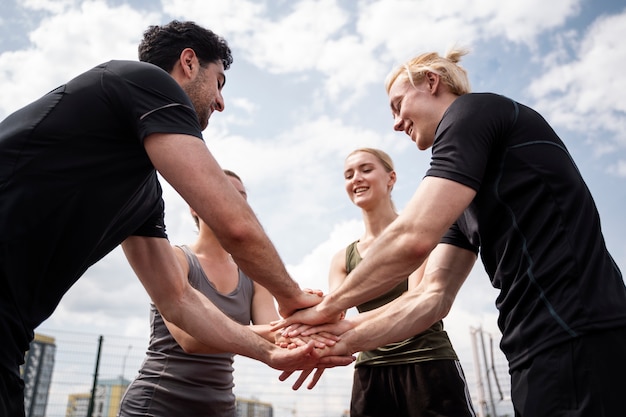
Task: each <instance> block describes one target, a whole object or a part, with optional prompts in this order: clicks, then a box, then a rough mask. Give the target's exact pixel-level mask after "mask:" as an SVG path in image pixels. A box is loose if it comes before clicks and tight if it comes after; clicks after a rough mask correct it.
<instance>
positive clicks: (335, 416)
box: [45, 328, 513, 417]
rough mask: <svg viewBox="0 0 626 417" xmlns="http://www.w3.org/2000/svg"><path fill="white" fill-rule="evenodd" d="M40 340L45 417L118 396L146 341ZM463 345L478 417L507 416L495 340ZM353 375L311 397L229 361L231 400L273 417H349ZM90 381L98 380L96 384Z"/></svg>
mask: <svg viewBox="0 0 626 417" xmlns="http://www.w3.org/2000/svg"><path fill="white" fill-rule="evenodd" d="M45 334H46V335H47V336H51V337H52V338H54V340H55V345H56V355H55V363H54V369H53V373H52V381H51V385H50V387H49V395H48V398H47V406H46V412H45V416H46V417H68V416H72V417H79V416H86V415H87V413H86V412H87V409H88V404H87V403H86V401H87V398H89V396H90V394H91V392H92V390H94V387H98V386H100V385H101V384H102V383H106V384H108V386H109V388H108V391H107V390H105V389H104V387H102V386H100V393H99V394H100V395H108V396H109V397H111V396H112V395H113V393H115V392H120V389H119V388H118V390H117V391H116V390H115V386H116V385H118V386H125V384H127V383H128V382H129V381H130V380H132V379H133V378H134V376H135V375H136V373H137V370H138V369H139V367H140V365H141V362H142V361H143V358H144V355H145V350H146V347H147V343H148V341H147V340H146V338H145V337H125V336H119V335H103V336H102V335H98V334H89V333H84V332H72V331H68V330H46V331H45ZM468 337H470V338H471V339H472V348H473V351H474V352H473V353H474V355H473V358H467V357H465V358H461V364H462V366H463V368H464V370H465V373H466V377H467V380H468V383H469V387H470V393H471V396H472V400H473V403H474V407H475V410H476V412H477V414H478V416H479V417H494V416H498V417H505V416H513V411H512V406H511V403H510V398H509V391H510V384H509V376H508V372H507V364H506V360H505V359H504V357H503V355H502V353H501V352H500V351H499V349H498V347H497V343H495V342H494V337H493V336H492V335H490V334H489V333H486V332H484V331H483V330H482V329H480V328H477V329H476V328H472V329H470V331H469V333H468ZM494 344H495V345H496V346H494ZM98 358H99V360H98ZM96 364H97V365H98V366H97V370H96ZM96 371H97V372H96ZM352 373H353V367H352V366H348V367H338V368H333V369H328V370H326V371H325V374H324V376H323V377H322V379H321V380H320V382H319V383H318V385H317V386H316V387H315V388H314V389H313V390H306V389H305V388H301V389H300V390H298V391H293V390H292V389H291V385H292V383H293V382H294V381H295V375H293V376H292V377H291V378H290V379H289V380H287V381H285V382H281V381H279V380H278V375H279V374H280V371H277V370H275V369H271V368H269V367H268V366H266V365H265V364H262V363H260V362H258V361H255V360H252V359H249V358H246V357H241V356H236V357H235V388H234V392H235V395H236V396H237V397H238V398H239V399H240V400H242V402H244V403H246V404H249V403H250V402H251V401H252V402H254V401H258V402H260V403H265V404H270V405H271V407H272V416H273V417H283V416H284V417H297V416H307V417H330V416H332V417H343V416H347V415H348V414H347V412H348V409H349V406H350V393H351V389H352ZM94 377H97V378H94ZM94 379H97V383H96V384H94ZM117 381H119V383H117ZM115 395H118V394H115ZM81 401H82V403H81ZM116 402H117V403H119V396H118V397H116V398H113V400H111V398H109V403H110V404H108V406H111V407H109V408H106V407H105V408H104V409H103V408H102V405H100V407H99V409H96V410H94V413H93V417H114V416H115V414H114V413H113V414H111V413H112V411H111V410H112V409H113V408H114V409H115V410H117V408H115V406H116V405H117V404H115V403H116ZM92 406H93V404H92Z"/></svg>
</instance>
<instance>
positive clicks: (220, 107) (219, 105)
mask: <svg viewBox="0 0 626 417" xmlns="http://www.w3.org/2000/svg"><path fill="white" fill-rule="evenodd" d="M215 110H217V111H219V112H222V111H224V97H223V96H222V93H221V92H220V93H218V95H217V97H216V99H215Z"/></svg>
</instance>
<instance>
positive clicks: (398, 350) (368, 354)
mask: <svg viewBox="0 0 626 417" xmlns="http://www.w3.org/2000/svg"><path fill="white" fill-rule="evenodd" d="M357 243H358V240H357V241H355V242H352V243H351V244H350V245H348V247H347V248H346V271H347V272H348V273H350V271H352V270H353V269H354V268H356V266H357V265H358V264H359V262H361V260H362V258H361V255H360V254H359V251H358V249H357ZM407 289H408V277H407V279H405V280H404V281H402V282H401V283H400V284H398V285H397V286H396V287H395V288H393V289H391V290H390V291H388V292H387V293H385V294H382V295H381V296H379V297H376V298H374V299H372V300H370V301H367V302H365V303H363V304H359V305H358V306H357V310H358V311H359V312H364V311H369V310H373V309H375V308H378V307H380V306H383V305H385V304H387V303H389V302H391V301H393V300H395V299H396V298H398V297H399V296H400V295H402V293H404V292H406V291H407ZM438 359H453V360H458V357H457V355H456V352H455V351H454V349H453V348H452V343H450V339H449V338H448V334H447V333H446V332H445V331H444V330H443V321H441V320H439V321H438V322H437V323H435V324H433V325H432V326H431V327H430V328H428V329H427V330H425V331H424V332H422V333H420V334H417V335H415V336H412V337H410V338H408V339H405V340H403V341H401V342H396V343H390V344H388V345H386V346H382V347H379V348H377V349H374V350H368V351H364V352H361V353H359V355H358V357H357V360H356V363H355V366H357V367H358V366H380V365H400V364H406V363H415V362H425V361H432V360H438Z"/></svg>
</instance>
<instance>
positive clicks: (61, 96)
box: [0, 61, 202, 364]
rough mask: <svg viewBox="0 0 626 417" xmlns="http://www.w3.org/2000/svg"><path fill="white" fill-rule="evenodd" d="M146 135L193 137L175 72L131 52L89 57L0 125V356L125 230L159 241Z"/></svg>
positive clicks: (15, 348)
mask: <svg viewBox="0 0 626 417" xmlns="http://www.w3.org/2000/svg"><path fill="white" fill-rule="evenodd" d="M151 133H180V134H187V135H193V136H196V137H198V138H200V140H201V139H202V133H201V128H200V125H199V122H198V117H197V115H196V113H195V111H194V109H193V105H192V103H191V101H190V100H189V98H188V97H187V95H186V94H185V93H184V92H183V90H182V89H181V88H180V86H179V85H178V84H177V83H176V82H175V80H174V79H173V78H172V77H171V76H170V75H169V74H167V73H166V72H165V71H163V70H162V69H160V68H158V67H156V66H154V65H152V64H147V63H142V62H133V61H111V62H107V63H104V64H102V65H99V66H97V67H95V68H93V69H91V70H90V71H87V72H85V73H83V74H81V75H79V76H78V77H76V78H74V79H73V80H71V81H70V82H68V83H67V84H65V85H63V86H61V87H59V88H57V89H55V90H53V91H51V92H50V93H48V94H46V95H45V96H43V97H42V98H41V99H39V100H37V101H35V102H33V103H31V104H30V105H28V106H26V107H24V108H22V109H20V110H18V111H16V112H15V113H13V114H11V115H9V116H8V117H7V118H6V119H5V120H4V121H3V122H2V123H1V124H0V201H1V202H2V203H1V204H0V340H1V341H2V342H1V343H0V345H1V346H2V348H0V363H13V364H14V363H15V360H16V355H17V357H18V360H19V356H20V355H21V354H22V353H23V351H24V350H25V349H26V348H27V347H28V343H29V341H30V340H31V338H32V332H33V329H34V328H35V327H36V326H37V325H38V324H40V323H41V322H42V321H43V320H45V319H46V318H47V317H48V316H49V315H50V314H51V313H52V312H53V311H54V309H55V308H56V306H57V304H58V303H59V301H60V299H61V297H62V296H63V294H64V293H65V292H66V291H67V290H68V289H69V288H70V286H71V285H73V284H74V282H76V280H77V279H78V278H79V277H80V276H81V275H82V274H83V273H84V272H85V271H86V270H87V268H89V267H90V266H91V265H93V264H94V263H95V262H97V261H98V260H99V259H101V258H102V257H103V256H105V255H106V254H107V253H109V252H110V251H111V250H113V248H115V247H116V246H117V245H118V244H120V243H121V242H122V241H123V240H124V239H125V238H127V237H128V236H130V235H133V234H134V235H143V236H153V237H163V238H166V234H165V225H164V223H163V213H164V206H163V200H162V195H161V193H162V192H161V187H160V185H159V182H158V178H157V175H156V171H155V169H154V167H153V165H152V163H151V162H150V159H149V158H148V155H147V153H146V152H145V150H144V147H143V139H144V138H145V137H146V136H148V135H150V134H151ZM10 341H13V344H12V343H10ZM5 361H8V362H5Z"/></svg>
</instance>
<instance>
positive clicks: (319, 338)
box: [309, 333, 337, 347]
mask: <svg viewBox="0 0 626 417" xmlns="http://www.w3.org/2000/svg"><path fill="white" fill-rule="evenodd" d="M309 337H310V338H311V339H313V340H315V341H316V342H317V344H316V347H326V346H334V345H335V344H336V343H337V341H336V340H334V339H330V338H327V337H325V336H324V335H321V334H319V333H315V334H312V335H311V336H309ZM319 344H321V345H322V346H318V345H319Z"/></svg>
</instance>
